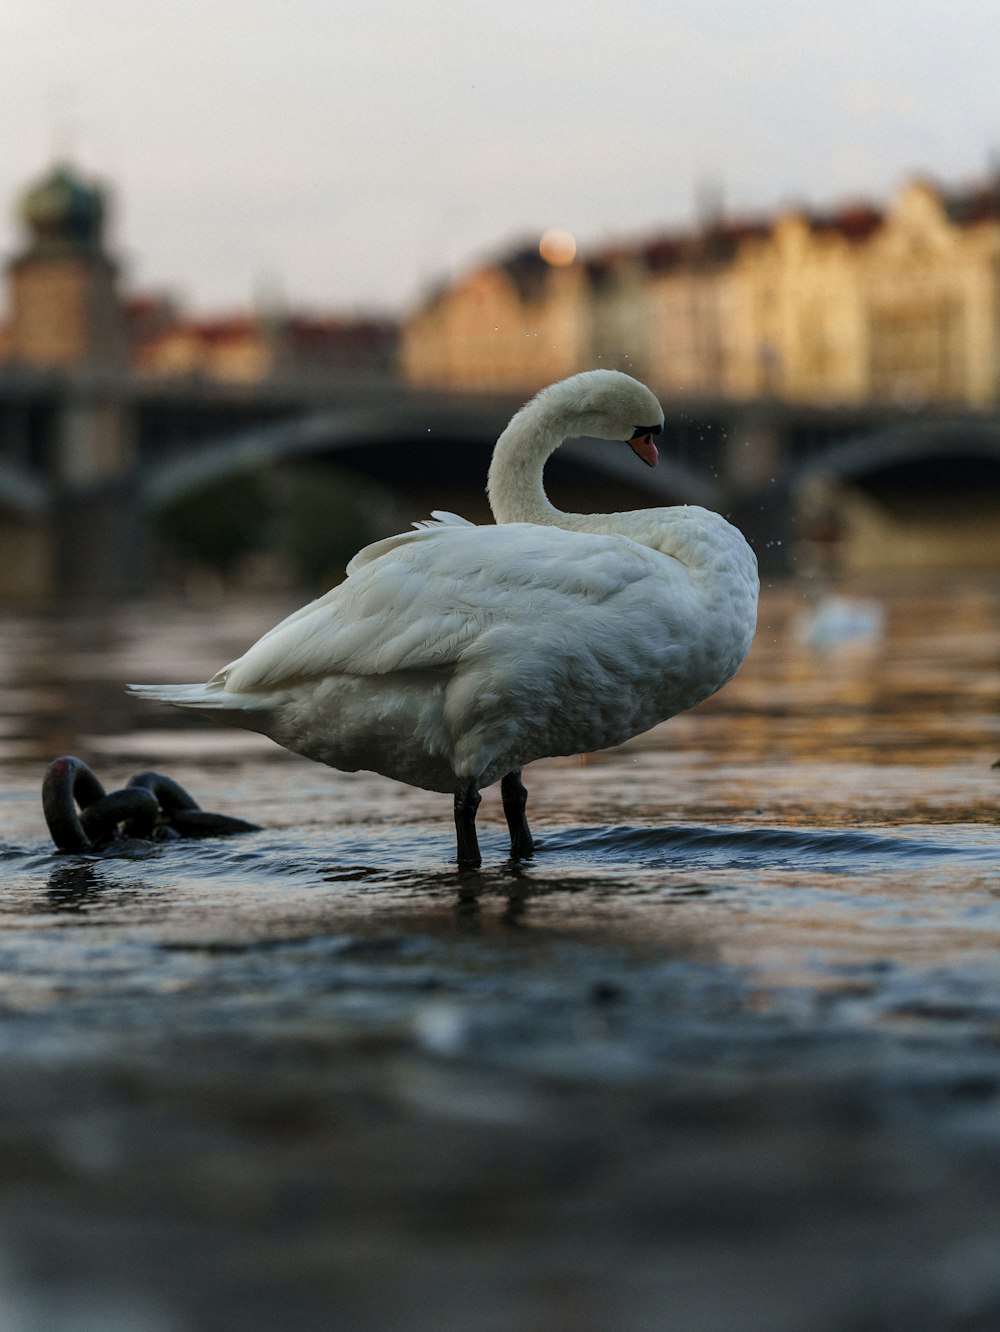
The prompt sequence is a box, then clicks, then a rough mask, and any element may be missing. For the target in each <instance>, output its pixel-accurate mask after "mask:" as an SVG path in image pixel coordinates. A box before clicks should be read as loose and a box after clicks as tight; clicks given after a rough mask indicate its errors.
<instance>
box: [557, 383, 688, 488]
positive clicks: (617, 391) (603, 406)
mask: <svg viewBox="0 0 1000 1332" xmlns="http://www.w3.org/2000/svg"><path fill="white" fill-rule="evenodd" d="M543 397H544V398H550V397H551V405H552V406H553V407H556V406H557V405H558V407H559V408H561V409H562V410H563V411H564V412H565V414H566V416H567V417H568V418H569V419H570V422H571V429H572V434H574V435H587V436H589V437H591V438H593V439H621V440H627V441H628V443H629V445H630V446H631V448H632V450H633V452H634V453H636V454H637V455H638V457H640V458H641V459H642V461H643V462H644V463H646V464H647V465H648V466H649V467H655V466H656V460H657V456H658V455H657V452H656V445H655V444H654V443H653V436H654V435H658V434H659V433H660V431H661V430H662V429H663V408H662V407H661V406H660V404H659V402H658V401H657V400H656V395H655V394H653V393H651V392H650V391H649V389H648V388H647V387H646V385H645V384H640V383H639V381H638V380H637V379H633V378H632V376H631V375H626V374H623V373H622V372H621V371H620V370H587V371H585V372H584V373H583V374H582V375H574V376H573V377H572V379H564V380H563V381H562V382H561V383H559V384H553V385H552V387H551V388H549V389H546V390H545V391H544V393H542V394H540V395H539V398H543ZM547 405H548V404H547Z"/></svg>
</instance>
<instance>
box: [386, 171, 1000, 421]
mask: <svg viewBox="0 0 1000 1332" xmlns="http://www.w3.org/2000/svg"><path fill="white" fill-rule="evenodd" d="M594 365H609V366H614V367H616V368H619V369H623V370H629V371H631V372H632V373H633V374H636V375H638V376H639V377H640V378H644V379H647V380H648V381H649V382H650V383H651V384H652V385H653V386H654V387H655V388H657V389H658V390H659V391H660V392H662V393H669V394H673V395H676V396H685V395H691V396H709V397H711V396H717V397H724V398H753V397H759V396H775V397H779V398H785V399H788V400H790V401H800V402H811V403H861V402H892V403H899V404H906V405H919V404H920V403H922V402H938V403H948V402H955V403H959V404H969V405H984V404H989V403H993V402H996V401H998V399H1000V189H998V187H996V186H990V187H986V188H983V189H979V190H971V191H966V192H962V193H954V194H946V193H944V192H942V191H941V190H939V189H937V188H935V187H933V186H931V185H928V184H926V183H924V182H914V183H911V184H910V185H908V186H906V187H905V188H904V189H903V190H902V191H901V192H900V194H899V195H898V197H897V198H896V199H895V200H894V202H893V203H892V205H891V206H890V207H889V208H888V209H887V210H885V211H882V210H879V209H876V208H873V207H871V206H869V205H856V206H852V207H849V208H843V209H841V210H839V211H837V212H835V213H831V214H829V215H823V216H817V215H811V214H808V213H806V212H789V213H786V214H784V215H782V216H780V217H778V218H775V219H773V220H771V221H768V222H743V223H739V222H730V221H719V222H716V223H713V224H711V225H709V226H706V227H705V228H703V229H702V230H701V231H699V232H697V233H693V234H689V235H678V236H665V237H662V238H660V239H657V240H654V241H651V242H645V243H644V244H642V245H634V246H619V247H617V248H616V249H615V250H613V251H606V252H604V253H603V254H598V255H595V256H592V257H590V258H583V259H580V260H578V261H577V262H575V263H574V264H572V265H571V266H570V267H567V268H562V269H553V268H549V267H548V265H546V264H545V263H544V261H543V260H542V259H541V258H540V257H539V256H538V255H536V254H535V253H534V252H533V251H520V252H518V253H517V254H516V255H514V256H512V257H511V258H509V259H507V260H506V261H504V262H502V263H498V264H496V265H493V266H488V267H483V268H480V269H478V270H476V271H475V272H474V273H471V274H470V275H469V276H467V277H465V278H463V279H461V280H460V281H459V282H458V283H456V284H455V285H454V286H453V287H450V288H448V289H445V290H443V291H440V292H439V293H438V294H437V295H436V296H435V297H434V299H433V300H432V301H430V302H428V304H427V305H425V306H424V307H423V308H422V309H421V310H419V311H417V312H416V313H415V314H414V315H413V316H412V317H411V318H410V319H409V321H408V322H407V324H406V326H405V328H404V331H403V341H402V366H403V372H404V374H405V376H406V378H407V379H408V380H409V381H410V382H411V383H414V384H422V385H427V386H432V385H433V386H438V387H442V388H464V389H500V388H503V389H518V390H522V389H523V390H530V389H533V388H536V387H538V386H539V385H540V384H544V383H549V382H551V381H552V380H554V379H558V378H561V377H563V376H564V375H567V374H571V373H573V372H575V371H577V370H581V369H585V368H587V367H589V366H594Z"/></svg>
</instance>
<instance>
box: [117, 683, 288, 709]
mask: <svg viewBox="0 0 1000 1332" xmlns="http://www.w3.org/2000/svg"><path fill="white" fill-rule="evenodd" d="M126 689H127V690H128V692H129V693H130V694H135V695H137V696H138V697H139V698H149V699H152V700H153V701H154V702H156V703H169V704H171V706H173V707H175V708H190V709H191V710H192V711H195V712H259V711H260V710H261V708H263V707H266V705H267V701H266V700H265V699H263V698H261V697H260V695H258V694H230V693H227V692H226V688H225V685H223V684H221V683H220V684H211V683H209V684H146V685H136V684H130V685H126Z"/></svg>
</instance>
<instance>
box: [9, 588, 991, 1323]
mask: <svg viewBox="0 0 1000 1332" xmlns="http://www.w3.org/2000/svg"><path fill="white" fill-rule="evenodd" d="M858 591H860V592H864V593H865V594H866V595H867V594H869V593H870V592H871V591H872V589H859V590H858ZM876 591H877V592H878V594H879V600H880V603H881V606H882V609H883V610H884V611H885V612H886V614H887V621H886V623H887V629H886V634H885V635H884V636H883V637H881V638H879V639H877V640H875V641H863V640H862V641H855V642H853V643H850V644H842V645H841V646H840V647H838V648H837V649H835V650H831V651H827V652H823V653H819V652H816V651H811V650H809V649H807V648H805V647H802V646H799V645H797V644H796V639H795V633H794V629H793V620H794V617H795V616H797V615H798V614H800V613H801V612H802V610H803V602H802V600H801V597H800V595H799V593H798V592H797V591H792V590H779V591H776V592H774V593H772V595H771V596H770V598H769V599H768V601H767V603H766V607H765V614H764V616H763V617H762V630H761V635H760V638H759V641H758V644H757V646H756V647H755V651H754V655H753V658H752V660H751V662H750V663H749V664H748V667H747V669H746V671H745V673H744V675H743V676H742V677H741V678H740V680H739V681H738V682H737V683H736V684H734V685H733V686H731V687H730V689H728V690H727V691H725V693H724V694H723V695H721V696H720V697H719V698H718V699H717V700H715V701H713V702H712V703H710V704H709V705H707V706H706V707H704V708H702V709H699V710H697V711H696V712H694V713H692V714H689V715H688V716H686V717H683V718H678V719H675V720H674V721H673V722H671V723H669V724H668V725H667V726H666V727H665V728H660V730H659V731H657V732H655V733H653V735H651V736H649V737H646V738H644V739H642V740H640V741H638V742H636V743H634V744H633V745H630V746H627V747H625V748H624V749H623V750H621V751H617V752H616V753H614V754H611V755H607V756H599V757H597V758H593V759H590V760H587V761H581V760H566V761H553V762H551V763H546V764H539V765H536V766H535V768H534V769H532V771H531V774H530V778H529V788H530V791H531V799H532V806H531V807H532V811H533V822H534V824H535V826H536V831H537V832H538V833H539V834H540V836H541V839H542V841H543V849H542V851H541V852H540V854H539V855H538V857H536V859H535V861H534V862H532V863H531V864H530V865H527V866H524V867H521V868H517V867H513V866H510V865H509V864H507V863H506V862H505V860H504V847H503V839H502V836H501V832H500V825H501V817H500V812H499V808H498V801H497V800H496V798H495V793H487V796H486V798H485V799H484V802H483V807H482V812H481V820H482V822H483V826H484V833H485V835H484V837H483V845H484V852H485V856H486V868H485V870H484V872H483V873H482V874H464V875H460V874H458V873H457V872H456V871H454V870H452V869H451V867H450V865H449V863H448V859H449V856H450V853H451V831H450V828H449V821H450V820H449V811H448V809H447V808H446V806H447V804H448V802H447V800H443V799H442V798H441V797H437V796H432V795H425V794H422V793H418V792H411V791H407V790H404V789H403V788H399V787H395V786H393V785H391V784H389V783H385V782H382V781H380V780H378V779H375V778H366V777H359V776H355V775H344V774H336V773H331V772H327V771H325V770H322V769H320V768H317V767H315V766H314V765H310V764H308V763H305V762H304V761H299V760H294V759H291V758H288V757H286V756H284V755H281V754H279V753H277V752H276V751H274V750H273V748H272V747H269V746H268V745H267V743H266V742H263V741H260V740H257V739H256V738H253V737H243V736H240V735H238V734H235V733H232V734H230V733H216V732H212V731H208V730H207V729H206V728H204V727H201V726H197V729H195V726H194V725H193V724H191V723H188V722H186V721H185V720H184V719H183V718H179V717H175V716H173V715H172V714H169V713H166V712H160V711H159V710H156V709H149V708H148V707H147V708H145V709H143V708H141V707H138V706H136V707H134V708H133V707H132V706H131V705H129V704H125V703H123V702H122V701H121V699H120V696H119V693H118V683H119V682H120V681H121V680H122V679H124V678H129V677H131V678H140V679H150V678H160V677H161V676H163V675H164V662H165V661H167V660H169V661H170V663H171V665H172V666H176V668H177V673H178V678H196V677H197V676H198V675H201V674H204V673H206V672H207V670H209V669H212V668H214V667H215V666H217V665H218V664H219V663H220V662H221V661H222V660H225V659H226V658H227V657H228V656H231V655H233V654H234V653H235V652H238V651H239V650H240V649H241V647H242V646H244V645H245V644H246V642H247V641H249V639H250V638H252V637H253V636H254V634H255V633H256V632H258V631H259V630H260V629H262V628H264V627H266V624H267V623H269V622H270V620H269V618H268V615H267V613H262V612H260V611H259V609H258V610H256V611H255V610H253V609H252V608H247V607H239V608H234V609H231V610H230V611H229V612H228V613H227V614H226V615H220V614H219V613H218V612H217V611H213V612H212V613H211V616H210V618H211V621H212V626H211V633H210V634H209V635H208V636H207V637H206V629H205V618H206V617H205V614H204V613H202V614H199V613H198V611H197V608H187V609H183V610H182V609H179V608H172V609H170V610H169V611H165V610H164V609H163V608H156V609H154V608H147V607H137V608H132V609H131V610H129V611H127V612H123V613H122V618H121V619H120V620H119V621H118V622H116V623H115V624H113V625H111V626H108V625H106V624H105V625H104V626H103V628H101V629H99V630H98V629H95V626H94V625H93V623H88V622H86V621H83V620H81V621H79V622H72V623H67V622H65V621H58V620H51V619H50V620H38V619H32V620H26V619H22V620H20V621H18V622H16V623H12V625H11V626H10V627H11V630H12V633H13V635H14V641H15V642H16V644H17V645H18V646H17V649H16V650H15V652H14V653H13V655H12V657H11V660H10V662H9V664H8V669H7V674H6V676H5V678H4V679H3V680H2V681H0V689H2V691H3V695H2V697H3V701H4V703H5V718H4V723H3V724H4V733H3V735H2V736H0V777H2V783H0V820H2V825H0V837H2V839H3V845H2V846H0V861H2V865H3V871H4V873H3V878H4V883H5V887H4V892H3V896H2V898H0V923H2V926H3V929H2V934H0V1051H2V1055H3V1069H4V1073H3V1077H2V1078H0V1295H2V1303H0V1308H2V1311H3V1312H2V1320H0V1326H2V1328H3V1329H4V1332H6V1329H8V1328H10V1329H15V1332H21V1329H25V1330H27V1329H30V1330H31V1332H35V1330H36V1329H38V1330H39V1332H41V1330H42V1329H44V1332H49V1329H55V1330H56V1332H63V1330H64V1329H65V1330H66V1332H70V1330H72V1332H78V1330H79V1329H91V1328H94V1329H100V1332H105V1330H106V1329H111V1330H112V1332H119V1329H121V1330H122V1332H124V1330H125V1329H127V1330H128V1332H133V1329H143V1330H144V1329H151V1332H160V1330H161V1329H163V1330H164V1332H174V1329H188V1328H195V1329H201V1328H206V1329H229V1328H233V1329H237V1328H239V1329H258V1328H259V1329H271V1328H277V1327H282V1328H285V1327H287V1328H295V1329H300V1328H301V1329H309V1330H311V1329H313V1328H316V1329H320V1328H323V1329H327V1328H333V1327H336V1328H349V1329H355V1328H357V1329H362V1330H363V1332H367V1330H368V1329H372V1332H381V1330H382V1329H397V1328H398V1329H407V1330H409V1329H414V1330H415V1332H423V1330H424V1329H428V1332H429V1330H430V1329H432V1328H433V1329H435V1330H438V1329H441V1328H448V1329H452V1328H454V1329H456V1330H458V1329H461V1330H462V1332H465V1330H466V1329H468V1330H469V1332H479V1330H480V1329H482V1330H483V1332H494V1330H495V1332H508V1330H509V1329H514V1330H516V1332H520V1330H521V1329H525V1330H526V1332H535V1330H536V1329H537V1330H538V1332H549V1330H550V1329H551V1330H554V1332H563V1329H565V1330H566V1332H571V1330H572V1332H591V1330H592V1329H593V1330H594V1332H605V1330H606V1329H607V1330H612V1329H613V1330H615V1332H617V1329H628V1330H629V1332H632V1330H633V1329H635V1332H645V1330H646V1329H649V1330H650V1332H654V1330H655V1332H660V1330H661V1329H679V1330H680V1332H689V1330H690V1332H702V1329H704V1332H717V1330H718V1329H725V1328H730V1327H732V1328H740V1329H750V1330H751V1332H756V1330H757V1329H759V1330H760V1332H786V1330H787V1332H813V1330H814V1329H815V1330H816V1332H827V1329H829V1330H830V1332H834V1330H836V1332H840V1330H841V1329H844V1330H850V1332H854V1330H855V1329H857V1330H858V1332H867V1330H868V1329H872V1330H874V1329H884V1328H893V1329H894V1328H906V1329H917V1330H918V1332H919V1330H920V1329H927V1330H928V1332H937V1330H938V1329H947V1328H956V1329H974V1330H978V1329H983V1332H986V1329H990V1330H991V1332H992V1329H994V1328H996V1327H997V1326H1000V1262H998V1260H997V1254H1000V951H998V947H997V945H998V942H1000V832H998V826H997V818H996V811H997V803H998V801H997V797H998V795H1000V771H994V770H993V769H992V768H991V766H990V765H991V763H992V762H993V761H994V760H995V759H997V758H998V757H1000V717H998V709H997V702H996V700H997V696H998V689H1000V593H997V592H996V591H995V590H993V589H991V588H987V587H984V586H981V585H965V584H960V585H949V586H946V587H944V588H943V589H937V590H935V591H934V594H933V595H929V594H928V592H927V590H926V589H922V588H916V589H914V588H909V589H908V588H905V587H902V588H900V587H896V588H891V589H889V588H881V589H876ZM166 673H167V674H174V673H175V672H174V671H173V670H171V671H168V672H166ZM67 751H75V752H80V753H82V754H83V756H84V757H85V758H87V759H88V761H90V762H91V763H92V764H93V766H94V767H95V768H96V769H97V771H98V773H99V775H101V777H102V778H103V779H104V780H105V783H106V785H108V786H109V787H113V786H115V785H119V784H121V783H122V782H124V780H125V778H126V777H127V776H128V775H129V774H130V773H131V772H133V771H136V770H138V769H139V768H142V767H148V766H153V765H155V766H157V767H159V768H161V769H162V770H164V771H166V772H168V773H170V774H171V775H172V776H175V777H176V778H178V779H179V780H180V781H182V782H183V783H184V785H186V786H188V787H189V788H190V789H191V790H192V791H193V792H194V794H195V795H197V796H199V797H200V798H202V799H203V803H204V804H206V805H207V806H209V807H213V808H217V809H220V810H223V811H225V812H230V813H236V814H241V815H243V816H245V817H248V818H251V819H254V820H255V821H256V822H258V823H260V824H262V825H263V828H264V830H263V831H262V832H261V833H259V834H254V835H252V836H250V837H247V838H244V839H239V840H238V841H233V842H211V843H192V844H186V845H183V846H172V847H167V848H164V849H161V850H157V851H155V852H152V853H149V852H148V851H144V850H143V849H141V848H136V849H135V852H134V854H133V855H132V856H127V857H124V856H123V857H115V858H102V859H94V858H79V857H66V856H57V855H54V854H53V853H52V851H51V847H50V846H48V845H47V840H46V834H45V828H44V823H43V822H42V820H41V814H40V808H39V805H38V796H37V782H38V779H39V777H40V774H41V770H42V768H43V767H44V763H45V761H47V759H48V758H51V757H53V756H54V754H56V753H61V752H67ZM442 805H444V806H445V807H444V808H443V807H442Z"/></svg>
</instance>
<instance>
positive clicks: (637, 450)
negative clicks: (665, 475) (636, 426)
mask: <svg viewBox="0 0 1000 1332" xmlns="http://www.w3.org/2000/svg"><path fill="white" fill-rule="evenodd" d="M628 446H629V448H630V449H631V450H632V452H633V453H634V454H635V456H636V457H637V458H641V459H642V461H643V462H644V463H645V464H646V466H647V467H655V466H656V464H657V461H658V460H659V457H660V455H659V453H658V452H657V450H656V445H655V444H654V443H653V436H652V435H651V434H649V435H633V436H632V438H631V439H630V440H629V442H628Z"/></svg>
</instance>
